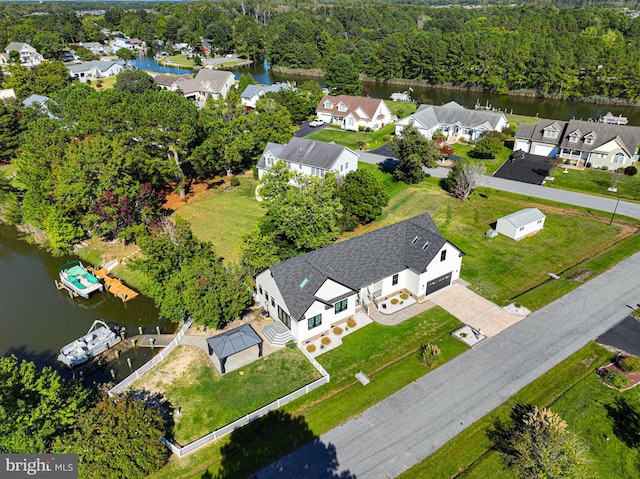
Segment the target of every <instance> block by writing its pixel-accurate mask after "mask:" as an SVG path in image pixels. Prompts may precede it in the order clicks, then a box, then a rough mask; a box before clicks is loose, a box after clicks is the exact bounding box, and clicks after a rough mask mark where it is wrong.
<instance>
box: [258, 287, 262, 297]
mask: <svg viewBox="0 0 640 479" xmlns="http://www.w3.org/2000/svg"><path fill="white" fill-rule="evenodd" d="M258 291H259V292H260V296H262V286H258Z"/></svg>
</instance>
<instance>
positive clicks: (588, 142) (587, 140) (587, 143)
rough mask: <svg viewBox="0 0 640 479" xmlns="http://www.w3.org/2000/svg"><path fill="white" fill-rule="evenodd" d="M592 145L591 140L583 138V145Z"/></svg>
mask: <svg viewBox="0 0 640 479" xmlns="http://www.w3.org/2000/svg"><path fill="white" fill-rule="evenodd" d="M592 143H593V138H585V139H584V144H585V145H591V144H592Z"/></svg>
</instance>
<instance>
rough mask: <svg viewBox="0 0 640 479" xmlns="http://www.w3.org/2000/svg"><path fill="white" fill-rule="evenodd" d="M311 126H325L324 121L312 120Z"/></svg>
mask: <svg viewBox="0 0 640 479" xmlns="http://www.w3.org/2000/svg"><path fill="white" fill-rule="evenodd" d="M309 126H324V120H311V121H310V122H309Z"/></svg>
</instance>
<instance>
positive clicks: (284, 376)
mask: <svg viewBox="0 0 640 479" xmlns="http://www.w3.org/2000/svg"><path fill="white" fill-rule="evenodd" d="M185 350H187V351H185ZM172 356H173V357H172ZM241 371H242V372H243V375H240V374H239V371H231V372H229V373H228V374H225V375H224V376H220V375H219V374H218V373H217V371H216V370H215V368H214V367H213V365H212V364H211V361H210V360H209V358H208V357H207V356H206V354H205V352H204V351H200V350H199V349H196V348H194V347H188V346H179V347H178V348H176V350H175V351H172V352H171V354H170V355H169V356H168V357H167V359H166V360H165V361H163V362H162V363H160V364H159V365H158V366H156V367H155V368H154V369H153V370H152V371H151V372H150V373H148V374H147V375H145V376H143V377H142V378H141V379H140V380H139V381H136V383H135V384H134V385H133V388H135V389H146V390H149V391H151V392H161V393H163V394H164V396H165V397H166V398H167V399H168V400H169V401H170V402H171V404H172V405H173V407H174V408H178V407H180V408H181V412H182V415H181V416H180V417H179V418H178V419H176V426H175V428H174V435H175V438H176V441H177V442H178V443H180V444H181V445H186V444H187V443H189V442H191V441H194V440H196V439H198V438H200V437H202V436H204V435H206V434H208V433H210V432H211V431H214V430H216V429H218V428H220V427H222V426H225V425H226V424H229V423H231V422H233V421H235V420H236V419H239V418H241V417H242V416H244V415H246V414H249V413H251V412H253V411H255V410H257V409H260V408H261V407H263V406H265V405H267V404H269V403H271V402H272V401H275V400H276V399H278V398H280V397H283V396H286V395H287V394H289V393H290V392H292V391H295V390H296V389H299V388H301V387H303V386H304V385H306V384H309V383H311V382H313V381H314V380H316V379H318V378H319V377H320V373H318V372H317V371H316V370H315V368H314V367H313V366H312V365H311V364H310V363H309V362H308V361H307V359H306V358H305V357H304V355H303V354H302V353H301V352H300V351H292V350H289V349H281V350H279V351H276V352H274V353H272V354H270V355H269V356H267V357H265V358H264V359H258V360H256V361H254V362H252V363H251V364H249V365H247V366H245V367H243V368H242V369H241Z"/></svg>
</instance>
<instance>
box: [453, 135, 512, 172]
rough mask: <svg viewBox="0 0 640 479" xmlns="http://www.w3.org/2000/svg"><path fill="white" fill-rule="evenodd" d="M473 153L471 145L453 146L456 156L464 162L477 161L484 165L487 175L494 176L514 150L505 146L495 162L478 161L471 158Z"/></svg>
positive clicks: (459, 144)
mask: <svg viewBox="0 0 640 479" xmlns="http://www.w3.org/2000/svg"><path fill="white" fill-rule="evenodd" d="M471 151H473V146H471V145H465V144H462V143H456V144H455V145H453V154H454V155H458V156H459V157H461V158H462V159H463V160H471V161H477V162H480V163H482V164H483V165H484V166H485V168H486V174H487V175H492V174H494V173H495V172H496V171H497V170H498V168H500V167H501V166H502V164H503V163H504V162H505V161H506V159H507V158H509V155H511V153H512V150H511V149H510V148H507V147H504V146H503V147H502V151H501V152H500V154H499V155H498V156H496V157H495V158H494V159H493V160H478V159H476V158H473V157H471V156H469V152H471Z"/></svg>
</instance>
